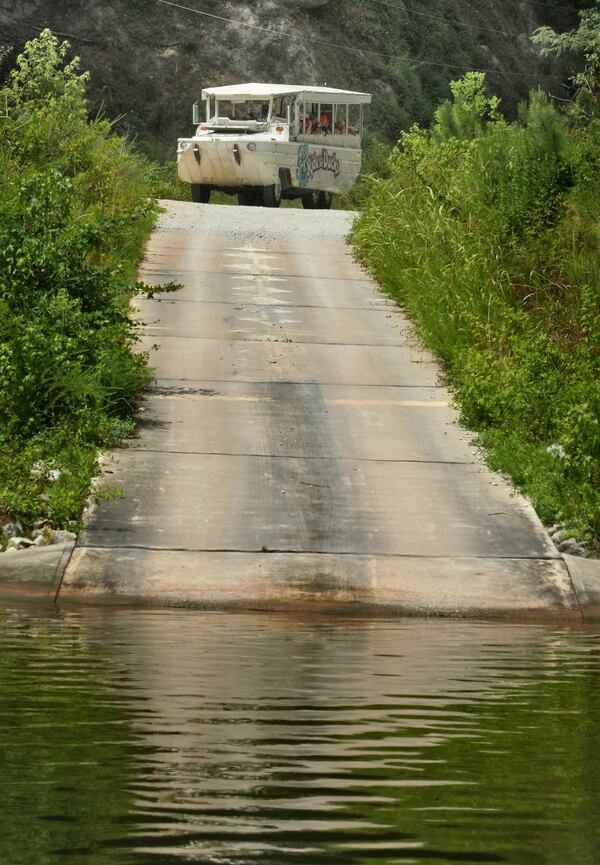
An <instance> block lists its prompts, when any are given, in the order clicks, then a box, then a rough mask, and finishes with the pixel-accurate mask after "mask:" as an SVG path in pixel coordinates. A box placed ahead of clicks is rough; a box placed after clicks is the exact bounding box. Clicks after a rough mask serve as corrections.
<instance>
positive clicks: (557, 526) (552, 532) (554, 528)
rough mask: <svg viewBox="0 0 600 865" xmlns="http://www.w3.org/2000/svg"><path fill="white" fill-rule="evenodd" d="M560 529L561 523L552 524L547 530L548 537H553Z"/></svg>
mask: <svg viewBox="0 0 600 865" xmlns="http://www.w3.org/2000/svg"><path fill="white" fill-rule="evenodd" d="M562 528H563V524H562V523H554V525H552V526H550V528H549V529H547V532H548V534H549V535H550V537H553V536H554V535H555V534H556V533H557V532H560V530H561V529H562Z"/></svg>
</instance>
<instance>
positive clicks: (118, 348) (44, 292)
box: [0, 30, 157, 524]
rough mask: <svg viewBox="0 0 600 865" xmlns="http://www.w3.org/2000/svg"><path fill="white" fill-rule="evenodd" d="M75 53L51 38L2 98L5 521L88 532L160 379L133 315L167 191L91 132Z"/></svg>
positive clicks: (24, 58)
mask: <svg viewBox="0 0 600 865" xmlns="http://www.w3.org/2000/svg"><path fill="white" fill-rule="evenodd" d="M67 49H68V46H67V45H66V43H64V44H62V45H59V43H58V41H57V40H56V38H55V37H54V36H53V35H52V34H51V33H50V32H49V31H47V30H46V31H44V32H43V33H42V34H41V35H40V37H39V38H38V39H36V40H33V41H32V42H30V43H28V44H27V46H26V48H25V51H24V53H23V54H22V55H21V57H19V59H18V60H17V65H16V68H15V70H14V71H13V73H12V75H11V77H10V80H9V83H8V86H7V87H6V88H5V90H4V92H3V94H2V95H3V101H4V102H5V104H6V106H7V113H6V116H5V117H4V118H3V122H2V124H1V125H0V177H1V180H2V182H1V184H0V514H2V513H3V512H4V513H6V514H10V515H11V516H19V517H20V518H21V519H22V520H23V521H24V522H25V523H31V522H32V521H33V520H37V519H51V520H54V521H55V522H56V523H57V524H61V523H65V522H66V521H69V520H75V519H77V518H78V515H79V513H80V511H81V507H82V505H83V503H84V501H85V497H86V495H87V493H88V491H89V486H90V479H91V477H92V475H93V472H94V468H95V463H96V454H97V451H98V448H102V447H107V446H109V445H111V444H113V443H114V442H115V441H116V440H118V438H119V437H120V436H122V435H123V434H124V433H126V432H127V431H128V430H129V431H130V430H131V425H132V423H131V419H130V418H131V413H132V409H133V407H134V405H135V399H136V394H138V393H139V392H140V390H141V388H142V387H143V385H144V384H145V383H146V382H147V381H148V379H149V376H150V373H149V370H148V368H147V366H146V360H145V358H144V356H143V355H142V354H140V353H135V352H134V350H133V349H134V345H135V342H136V339H137V336H136V332H135V328H134V325H133V324H132V322H131V321H130V319H129V317H128V304H129V299H130V297H131V295H132V293H133V292H135V291H136V290H137V289H138V286H137V285H136V283H135V277H134V272H135V266H136V262H137V260H138V257H139V254H140V251H141V249H142V245H143V243H144V241H145V239H146V237H147V234H148V231H149V229H150V227H151V225H152V223H153V219H154V215H155V204H154V200H153V197H152V196H153V194H154V191H155V188H156V185H157V177H156V175H155V172H154V169H153V168H151V166H150V164H149V163H147V162H146V160H145V159H143V158H142V157H141V156H139V155H138V154H136V153H135V152H134V151H133V150H132V149H131V147H130V145H129V144H128V143H127V142H126V141H124V140H123V139H120V138H117V137H115V136H113V135H111V126H110V124H109V123H108V122H107V121H105V120H93V121H88V120H87V110H86V102H85V83H86V79H87V76H86V74H85V73H80V72H79V66H78V61H77V59H74V60H72V61H71V62H69V63H67V62H66V55H67ZM40 466H42V467H45V468H43V470H42V469H41V468H40ZM46 469H47V470H46ZM54 469H57V470H58V471H52V470H54Z"/></svg>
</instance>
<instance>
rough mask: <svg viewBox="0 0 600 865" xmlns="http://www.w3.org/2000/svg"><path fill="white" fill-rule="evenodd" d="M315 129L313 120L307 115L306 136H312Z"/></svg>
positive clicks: (305, 122)
mask: <svg viewBox="0 0 600 865" xmlns="http://www.w3.org/2000/svg"><path fill="white" fill-rule="evenodd" d="M312 128H313V119H312V117H311V115H310V114H307V115H306V117H305V118H304V134H305V135H310V134H311V133H312Z"/></svg>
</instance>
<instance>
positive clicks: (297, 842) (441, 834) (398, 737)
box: [0, 608, 600, 865]
mask: <svg viewBox="0 0 600 865" xmlns="http://www.w3.org/2000/svg"><path fill="white" fill-rule="evenodd" d="M599 651H600V628H598V629H594V628H567V627H559V628H557V627H556V626H552V627H546V626H543V625H530V624H526V625H504V624H492V623H467V622H459V621H440V620H435V621H417V620H401V621H371V622H368V621H331V620H323V619H316V618H315V619H309V618H300V617H291V616H289V617H288V616H269V615H262V614H256V615H230V614H217V613H199V612H191V611H166V612H165V611H162V612H148V611H140V610H106V611H104V610H76V611H64V610H63V611H56V610H40V609H34V608H5V609H4V610H0V784H1V790H2V796H1V800H0V801H1V803H2V807H1V809H0V862H2V863H10V865H12V863H15V865H17V863H28V865H38V863H44V865H46V863H48V865H51V863H52V865H54V863H77V865H79V863H81V865H84V863H85V865H88V863H89V865H106V863H111V865H123V863H124V865H127V863H136V865H137V863H146V862H147V863H157V865H159V863H174V862H178V861H179V862H200V863H217V865H225V863H231V865H242V863H264V865H271V863H272V865H288V863H289V865H296V863H298V865H300V863H307V865H317V863H318V865H321V863H322V865H325V863H328V865H329V863H344V865H357V863H360V865H367V863H396V862H400V863H409V862H413V863H457V862H458V863H461V862H465V863H474V862H475V863H476V862H482V863H483V862H505V863H514V865H517V863H518V865H538V863H539V865H588V863H589V865H591V863H598V862H600V820H599V819H598V818H599V816H600V815H599V803H600V734H599V730H600V689H599V687H598V685H599V673H600V656H599Z"/></svg>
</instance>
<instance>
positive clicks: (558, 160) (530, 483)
mask: <svg viewBox="0 0 600 865" xmlns="http://www.w3.org/2000/svg"><path fill="white" fill-rule="evenodd" d="M599 144H600V123H599V122H598V121H594V122H591V123H589V124H588V125H587V126H586V127H585V128H579V129H577V130H571V129H569V128H567V125H566V123H565V120H564V118H563V117H562V115H561V114H560V113H559V112H558V111H557V110H556V108H555V107H554V106H553V105H551V104H550V103H549V101H548V100H547V99H546V97H545V96H543V95H542V94H541V93H539V92H534V93H532V94H531V96H530V99H529V102H528V103H527V104H526V105H524V106H522V108H521V112H520V116H519V120H518V121H517V122H513V123H508V122H506V121H505V120H504V119H503V118H502V116H500V114H499V113H498V106H497V103H495V102H494V101H493V100H489V99H488V98H487V96H486V93H485V83H484V80H483V76H478V75H476V74H471V75H469V76H467V78H466V79H465V80H464V81H463V82H456V83H455V85H454V99H453V101H452V102H449V103H446V104H445V105H444V106H443V107H442V109H440V110H439V111H438V112H437V114H436V120H435V123H434V124H433V126H432V128H431V129H430V130H423V129H419V128H415V129H413V130H412V131H411V132H409V133H406V134H405V135H403V136H402V138H401V140H400V142H399V144H398V146H397V147H396V148H395V149H394V151H393V153H392V155H391V157H390V160H389V177H388V178H387V179H372V181H371V196H370V198H368V199H367V203H366V207H365V211H364V214H363V215H362V216H361V218H360V219H359V220H358V221H357V223H356V226H355V229H354V233H353V238H352V240H353V244H354V248H355V250H356V253H357V255H358V256H359V258H360V259H361V260H362V261H363V262H364V264H365V265H366V266H367V268H368V269H369V270H370V271H371V272H372V273H373V274H374V276H375V277H376V278H377V279H378V280H379V281H380V283H381V284H382V285H383V286H384V287H385V288H386V289H387V290H388V291H389V292H390V294H391V295H392V296H393V297H395V298H396V299H397V300H398V301H399V303H400V304H401V305H402V306H403V307H404V308H405V310H406V312H407V314H408V315H409V316H410V317H411V318H412V319H413V321H415V323H416V324H417V326H418V328H419V331H420V333H421V335H422V337H423V339H424V341H425V342H426V343H427V345H429V346H430V347H431V348H433V349H434V350H435V351H436V352H437V353H438V355H439V357H440V359H441V360H442V362H443V366H444V369H445V371H446V375H447V378H448V380H449V382H450V384H451V385H452V386H453V388H454V393H455V397H456V402H457V405H458V406H459V408H460V410H461V412H462V417H463V420H464V422H465V423H466V424H468V425H469V426H470V427H471V428H473V429H475V430H477V431H479V433H480V437H481V440H482V442H483V443H484V444H485V445H486V446H487V447H488V449H489V455H490V460H491V463H492V464H493V465H494V466H495V467H497V468H499V469H501V470H502V471H504V472H506V473H508V474H509V475H510V476H511V477H512V479H513V481H514V482H515V484H516V485H517V486H518V487H519V488H521V489H522V490H523V491H524V492H525V493H526V494H528V495H529V496H530V497H531V499H532V501H533V503H534V505H535V506H536V507H537V509H538V511H539V513H540V515H541V517H542V519H544V520H545V521H546V522H547V523H550V522H553V521H564V522H565V523H566V524H567V526H568V528H569V529H570V530H571V531H572V532H573V533H575V534H576V535H578V536H579V537H580V538H582V539H586V540H587V541H589V542H590V544H591V546H592V547H594V546H595V547H596V548H597V547H598V545H599V544H600V351H599V349H600V291H599V286H600V281H599V276H600V272H599V255H598V254H599V252H600V249H599V242H600V230H599V224H600V149H599V147H598V145H599Z"/></svg>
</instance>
